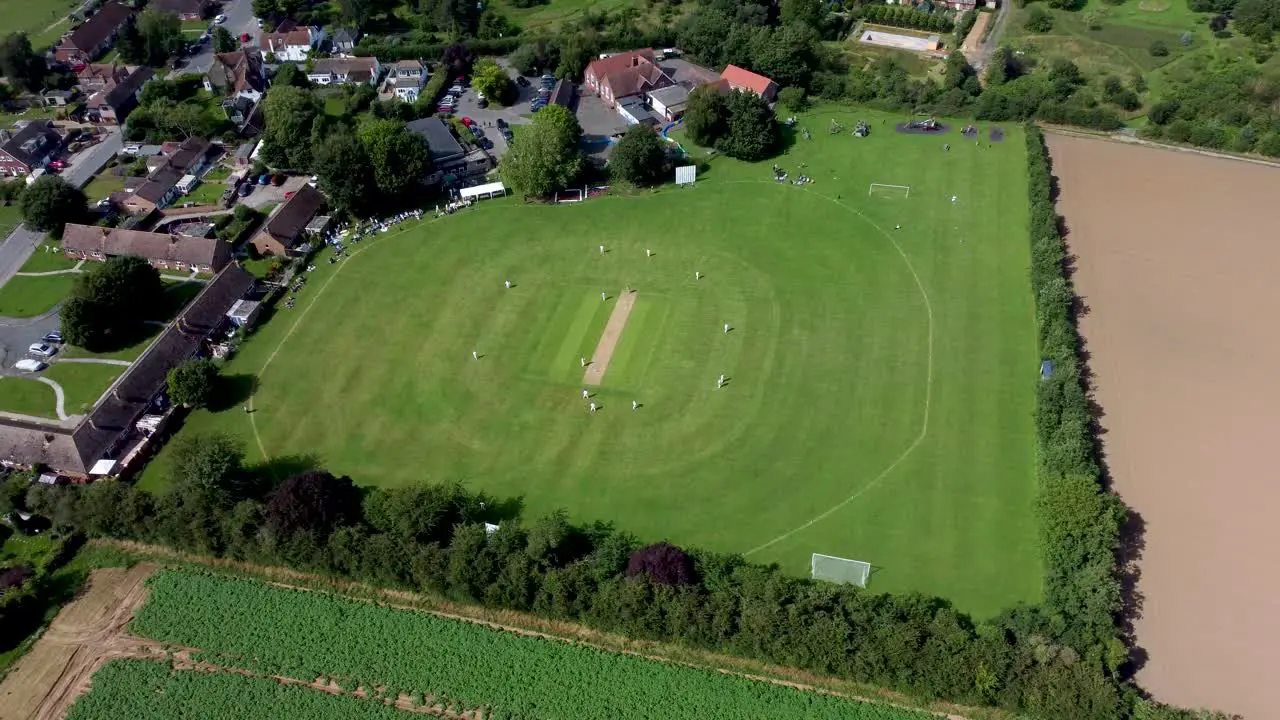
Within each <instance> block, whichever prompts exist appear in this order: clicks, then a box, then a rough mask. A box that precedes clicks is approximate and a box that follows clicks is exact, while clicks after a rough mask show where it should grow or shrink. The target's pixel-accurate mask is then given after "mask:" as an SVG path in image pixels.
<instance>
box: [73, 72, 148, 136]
mask: <svg viewBox="0 0 1280 720" xmlns="http://www.w3.org/2000/svg"><path fill="white" fill-rule="evenodd" d="M126 72H127V74H126V75H125V76H124V78H123V79H122V80H121V81H120V82H118V83H116V84H114V85H113V86H112V87H110V88H108V89H104V90H99V91H98V92H96V93H94V94H93V95H91V96H90V97H89V99H88V100H87V101H86V103H85V107H86V108H87V117H88V119H89V122H93V123H100V124H102V125H119V124H120V123H122V122H124V119H125V118H126V117H128V116H129V113H131V112H133V109H134V108H136V107H138V98H139V97H141V96H142V86H143V85H145V84H147V82H148V81H149V80H151V78H153V77H154V76H155V71H154V70H152V69H151V68H149V67H136V68H133V69H132V70H130V71H126Z"/></svg>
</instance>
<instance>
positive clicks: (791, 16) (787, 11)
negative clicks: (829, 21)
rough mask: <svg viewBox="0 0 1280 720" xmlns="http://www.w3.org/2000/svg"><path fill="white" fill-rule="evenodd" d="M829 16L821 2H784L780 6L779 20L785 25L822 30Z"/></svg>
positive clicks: (802, 0)
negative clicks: (797, 24) (797, 25)
mask: <svg viewBox="0 0 1280 720" xmlns="http://www.w3.org/2000/svg"><path fill="white" fill-rule="evenodd" d="M826 15H827V11H826V9H825V6H824V4H823V2H822V1H821V0H782V2H781V3H780V4H779V6H778V20H779V21H780V22H781V23H782V24H783V25H789V24H791V23H799V24H801V25H806V26H808V27H811V28H813V29H814V30H821V29H822V24H823V20H824V18H825V17H826Z"/></svg>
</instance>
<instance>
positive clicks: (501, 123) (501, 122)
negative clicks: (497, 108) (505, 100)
mask: <svg viewBox="0 0 1280 720" xmlns="http://www.w3.org/2000/svg"><path fill="white" fill-rule="evenodd" d="M497 125H498V127H500V128H505V127H507V121H506V120H503V119H502V118H498V122H497Z"/></svg>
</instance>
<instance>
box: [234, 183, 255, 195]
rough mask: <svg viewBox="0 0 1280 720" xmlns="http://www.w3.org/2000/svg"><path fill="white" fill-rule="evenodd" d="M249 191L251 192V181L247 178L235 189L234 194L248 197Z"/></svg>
mask: <svg viewBox="0 0 1280 720" xmlns="http://www.w3.org/2000/svg"><path fill="white" fill-rule="evenodd" d="M251 192H253V183H252V182H250V181H247V180H246V181H245V183H244V184H243V185H241V186H240V189H239V190H236V194H237V195H239V196H240V197H249V193H251Z"/></svg>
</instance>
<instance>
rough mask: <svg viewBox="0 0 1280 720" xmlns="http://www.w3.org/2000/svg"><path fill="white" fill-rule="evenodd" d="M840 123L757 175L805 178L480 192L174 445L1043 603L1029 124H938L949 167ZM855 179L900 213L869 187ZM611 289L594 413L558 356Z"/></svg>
mask: <svg viewBox="0 0 1280 720" xmlns="http://www.w3.org/2000/svg"><path fill="white" fill-rule="evenodd" d="M840 115H841V119H842V120H843V122H844V123H845V125H846V126H847V127H848V128H849V129H852V126H853V123H854V121H855V120H856V119H857V118H859V117H865V118H868V119H870V120H871V121H872V123H873V136H872V137H871V138H868V139H861V140H859V139H854V138H852V137H850V135H849V134H848V132H847V131H846V133H845V134H843V135H839V136H831V135H829V134H828V133H827V132H826V128H827V126H828V123H829V121H830V118H831V117H832V112H831V111H822V112H815V113H811V114H810V115H808V116H807V117H806V118H804V119H803V123H804V124H807V125H809V126H810V127H811V128H812V129H813V130H814V134H813V138H814V139H813V140H812V141H804V140H800V141H799V143H798V144H796V145H795V146H794V147H793V148H792V149H791V150H790V151H789V153H788V154H786V155H784V156H782V157H780V158H778V159H777V162H778V163H779V164H780V165H782V166H783V167H784V168H785V169H787V170H788V171H790V172H791V173H792V176H793V177H794V176H795V175H796V174H798V172H799V171H800V163H801V162H804V163H806V164H807V166H806V167H805V169H804V171H803V172H805V173H807V174H808V175H810V176H812V177H813V178H814V179H815V180H816V181H817V182H816V183H815V184H813V185H811V186H807V187H795V186H792V185H789V184H778V183H775V182H773V181H772V180H771V179H770V178H771V172H770V169H769V166H770V163H768V162H766V163H762V164H756V165H748V164H743V163H738V162H735V161H732V160H727V159H718V160H716V161H715V162H714V164H713V166H712V168H711V169H710V171H709V172H707V173H706V174H705V175H704V177H703V178H702V179H701V180H699V182H698V185H697V187H696V188H694V189H686V190H676V189H675V188H664V189H663V190H662V191H661V192H657V193H652V194H649V193H646V194H642V195H640V196H629V197H605V198H601V199H593V200H591V201H588V202H586V203H582V204H575V205H560V206H525V205H521V204H520V203H519V202H518V201H516V200H515V199H510V198H509V199H506V200H497V201H486V202H484V203H482V204H481V206H480V207H477V208H475V209H472V210H469V211H467V212H464V213H461V214H459V215H456V216H452V217H448V218H445V219H443V220H441V221H437V222H430V223H424V224H422V225H420V226H417V227H414V228H407V229H404V230H402V231H398V232H395V233H387V234H384V235H379V236H378V237H377V239H376V240H373V241H372V242H367V243H365V244H361V245H359V246H357V247H356V248H355V249H356V251H357V252H356V253H355V254H354V255H353V256H352V257H351V258H349V259H347V260H344V261H342V262H341V263H339V264H338V265H336V266H332V265H329V264H328V263H327V262H324V261H323V260H322V261H321V262H320V263H319V270H317V271H316V272H315V273H313V275H312V277H311V279H310V280H309V282H308V283H307V287H306V289H304V290H303V291H302V293H301V294H300V296H299V302H298V305H297V307H296V308H295V309H293V310H285V309H283V308H282V309H279V310H277V311H276V313H275V316H274V318H273V319H271V320H270V321H269V322H268V323H267V324H266V325H265V326H264V327H262V328H261V329H260V330H259V331H258V333H257V334H256V335H255V336H254V337H252V338H250V339H249V340H248V341H247V342H246V343H245V345H244V347H243V348H242V351H241V353H240V354H239V355H238V356H237V357H236V358H235V359H234V360H232V361H231V363H230V364H229V366H228V367H227V368H226V372H227V373H228V374H231V375H242V376H258V378H259V384H258V390H257V394H256V395H255V397H254V399H253V406H254V408H255V412H254V413H253V414H251V415H246V414H245V413H244V412H242V411H241V409H240V404H239V403H237V404H235V406H234V408H233V409H231V410H228V411H225V412H222V413H217V414H211V413H208V412H197V413H195V414H193V415H192V416H191V417H190V418H189V420H188V421H187V424H186V429H185V430H184V432H188V433H190V432H206V431H213V430H220V431H226V432H231V433H234V434H236V435H238V436H239V437H241V438H243V439H244V440H245V442H246V444H247V445H248V447H249V449H250V460H260V459H262V453H263V452H264V451H265V453H266V455H267V456H269V457H271V458H281V457H284V456H290V455H295V456H315V457H317V458H318V459H319V461H320V462H321V463H322V464H323V465H324V466H325V467H327V468H329V469H330V470H332V471H333V472H336V473H345V474H350V475H351V476H353V477H354V478H355V479H356V480H357V482H360V483H364V484H382V485H398V484H409V483H416V482H422V481H446V480H460V481H463V482H465V483H466V484H467V485H468V486H470V487H472V488H475V489H483V490H485V491H488V492H490V493H492V494H494V495H495V496H498V497H503V498H505V497H520V498H522V499H523V502H524V505H525V514H526V516H527V517H533V516H537V515H540V514H543V513H546V512H548V511H551V510H553V509H555V508H558V507H564V508H567V509H568V510H569V511H570V513H571V514H572V515H573V516H574V517H575V518H577V519H579V520H586V521H590V520H606V521H613V522H615V523H616V524H617V525H618V526H619V527H621V528H622V529H625V530H628V531H631V532H633V533H635V534H637V535H638V536H640V537H641V538H645V539H651V540H658V539H662V538H668V539H670V540H672V541H674V542H677V543H681V544H688V545H696V546H702V547H707V548H711V549H715V550H722V551H734V552H742V553H746V554H747V555H748V557H750V558H751V559H752V560H757V561H766V562H768V561H777V562H780V563H782V564H783V565H784V567H786V568H787V569H788V570H791V571H794V572H795V573H797V574H807V572H808V562H809V556H810V554H811V553H813V552H822V553H826V554H830V555H837V556H843V557H850V558H855V559H861V560H866V561H870V562H872V563H873V564H874V565H875V566H876V571H875V573H874V574H873V576H872V587H873V588H874V589H876V590H884V591H907V590H918V591H922V592H928V593H934V594H939V595H943V596H945V597H949V598H951V599H953V600H954V601H955V602H956V603H957V604H958V605H959V606H960V607H962V608H964V609H966V610H969V611H973V612H976V613H978V614H980V615H982V614H990V613H994V612H996V611H997V610H999V609H1001V608H1005V607H1008V606H1010V605H1011V604H1013V603H1015V602H1019V601H1027V602H1036V601H1037V600H1038V599H1039V596H1040V576H1041V569H1040V561H1039V556H1038V551H1037V548H1036V527H1035V522H1034V518H1033V513H1032V506H1033V501H1034V495H1035V480H1034V470H1033V466H1034V446H1033V436H1032V419H1031V415H1032V410H1033V402H1034V397H1033V395H1034V387H1035V383H1036V378H1037V367H1038V359H1037V356H1036V348H1035V334H1034V324H1033V314H1032V313H1033V310H1032V303H1031V296H1030V291H1029V288H1028V282H1027V265H1028V248H1027V209H1026V208H1027V196H1026V184H1025V173H1026V169H1025V147H1024V143H1023V138H1022V133H1021V132H1020V131H1019V130H1018V129H1016V128H1011V129H1010V133H1009V136H1008V138H1007V139H1006V140H1005V142H1004V143H1001V144H996V145H995V146H994V147H992V148H988V147H987V146H986V145H987V144H986V143H985V142H984V143H982V146H981V147H975V146H974V144H973V143H970V142H967V141H963V140H962V139H961V138H960V137H959V135H958V134H957V133H954V132H953V133H951V134H950V135H949V136H947V137H946V138H945V141H949V142H950V143H952V145H953V148H952V150H951V151H950V152H944V151H943V148H942V146H943V143H944V139H943V138H939V137H922V136H906V135H898V134H895V133H894V132H892V129H891V126H892V122H893V118H891V117H889V116H881V115H877V114H873V113H870V112H858V113H853V112H852V111H847V110H846V111H841V112H840ZM882 117H883V118H885V119H887V120H888V123H887V124H884V125H882V124H881V123H880V120H881V118H882ZM870 182H880V183H892V184H898V185H909V186H911V192H910V197H909V198H902V197H897V198H891V197H884V198H880V197H877V198H869V197H868V184H869V183H870ZM953 194H954V195H956V196H957V201H956V202H955V203H952V202H951V196H952V195H953ZM897 224H901V225H902V226H903V227H902V229H901V230H899V231H895V230H894V226H895V225H897ZM600 244H604V245H606V246H607V248H608V250H609V252H608V253H606V254H603V255H602V254H600V253H599V252H598V251H597V246H598V245H600ZM646 248H651V249H652V250H653V252H654V257H652V258H649V259H646V257H645V249H646ZM695 271H698V272H702V273H703V274H704V277H703V279H702V280H700V281H698V280H695V279H694V273H695ZM508 279H509V280H511V281H513V282H514V283H515V287H514V288H513V289H511V290H509V291H508V290H506V289H504V287H503V282H504V281H505V280H508ZM624 286H631V287H633V288H637V289H638V295H637V299H636V305H635V310H634V312H633V314H632V316H631V318H630V321H629V323H628V324H627V327H626V329H625V331H624V332H623V334H622V338H621V342H620V343H619V345H618V348H617V352H616V354H615V355H614V358H613V362H612V364H611V365H610V366H609V369H608V372H607V374H606V375H605V378H604V383H603V386H602V387H601V388H599V389H598V391H597V392H598V396H597V397H596V401H597V402H598V403H600V404H601V405H602V410H601V412H599V413H598V414H596V415H594V416H592V415H591V414H589V413H588V412H587V407H586V403H585V402H584V401H583V399H582V397H581V392H582V388H583V386H582V384H581V380H582V368H581V366H580V365H579V358H580V357H581V356H584V355H586V356H590V355H591V352H592V350H593V348H594V347H595V345H596V343H597V341H598V339H599V335H600V332H601V329H602V328H603V327H604V325H605V323H606V321H607V319H608V316H609V313H610V312H611V310H612V307H613V304H614V303H615V302H616V297H617V296H618V294H619V292H620V291H621V290H622V289H623V287H624ZM602 291H604V292H606V293H608V295H609V296H610V299H609V300H608V301H607V302H604V303H602V302H601V300H600V293H601V292H602ZM725 322H728V323H730V324H731V325H732V326H733V328H734V330H733V332H731V333H729V334H727V335H726V334H725V333H724V332H723V331H722V325H723V323H725ZM473 349H474V350H478V351H479V352H480V353H482V354H483V357H482V358H481V359H480V360H479V361H476V360H473V359H472V357H471V353H472V350H473ZM721 373H723V374H725V375H727V376H728V378H729V384H728V386H727V387H726V388H724V389H722V390H717V389H716V378H717V376H718V375H719V374H721ZM632 400H636V401H639V402H640V403H642V404H643V406H642V407H641V408H640V409H639V410H638V411H634V412H633V411H632V410H631V402H632ZM255 428H256V435H255ZM166 460H167V456H165V455H162V456H161V458H160V459H159V461H158V462H157V463H155V464H154V466H153V467H152V468H150V469H149V470H148V472H147V476H146V477H145V478H144V486H146V487H149V488H157V487H161V486H162V484H163V478H164V476H165V473H166V468H165V465H166Z"/></svg>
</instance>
